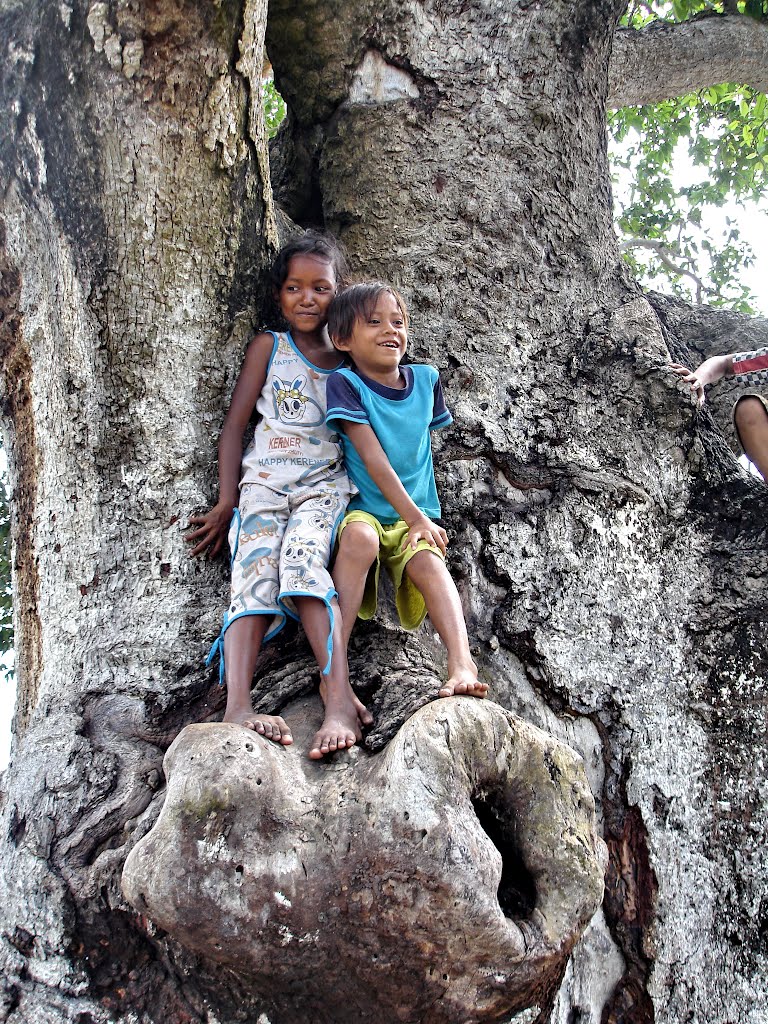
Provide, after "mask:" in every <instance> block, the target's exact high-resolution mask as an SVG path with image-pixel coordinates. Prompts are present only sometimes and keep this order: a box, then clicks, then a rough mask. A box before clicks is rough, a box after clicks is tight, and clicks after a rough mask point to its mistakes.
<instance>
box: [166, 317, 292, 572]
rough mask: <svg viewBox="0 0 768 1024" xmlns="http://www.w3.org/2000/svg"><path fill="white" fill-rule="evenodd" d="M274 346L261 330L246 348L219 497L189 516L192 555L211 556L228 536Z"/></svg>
mask: <svg viewBox="0 0 768 1024" xmlns="http://www.w3.org/2000/svg"><path fill="white" fill-rule="evenodd" d="M273 346H274V339H273V337H272V335H271V334H258V335H256V337H255V338H254V339H253V341H252V342H251V344H250V345H249V346H248V348H247V350H246V353H245V359H244V360H243V366H242V369H241V370H240V376H239V377H238V378H237V384H235V390H234V391H233V392H232V402H231V404H230V406H229V410H228V412H227V415H226V418H225V420H224V425H223V426H222V428H221V435H220V437H219V500H218V501H217V502H216V504H215V505H214V506H213V508H212V509H209V510H208V512H206V513H204V514H203V515H200V516H190V519H189V525H190V526H197V529H196V530H194V531H193V532H192V533H188V534H187V535H186V537H185V538H184V539H185V540H186V541H188V542H189V543H190V544H194V545H195V546H194V547H193V548H192V550H191V551H190V555H199V554H202V553H203V552H204V551H206V550H207V552H208V556H209V557H210V558H212V557H213V556H214V555H217V554H218V553H219V551H220V550H221V547H222V545H223V543H224V541H225V540H226V537H227V532H228V530H229V524H230V521H231V519H232V510H233V509H234V508H236V507H237V505H238V500H239V486H240V464H241V462H242V458H243V434H244V433H245V428H246V427H247V426H248V421H249V420H250V418H251V414H252V413H253V410H254V407H255V405H256V402H257V400H258V397H259V395H260V394H261V391H262V389H263V387H264V381H265V380H266V379H267V367H268V366H269V359H270V356H271V354H272V348H273Z"/></svg>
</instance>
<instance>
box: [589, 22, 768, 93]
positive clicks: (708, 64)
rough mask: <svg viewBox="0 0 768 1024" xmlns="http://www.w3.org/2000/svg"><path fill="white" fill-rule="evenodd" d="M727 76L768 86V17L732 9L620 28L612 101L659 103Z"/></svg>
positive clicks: (611, 71)
mask: <svg viewBox="0 0 768 1024" xmlns="http://www.w3.org/2000/svg"><path fill="white" fill-rule="evenodd" d="M721 82H738V83H740V84H744V85H749V86H751V87H752V88H753V89H757V90H758V91H760V92H766V91H768V23H766V22H762V21H756V20H755V19H754V18H748V17H745V16H742V15H727V16H724V17H706V18H698V19H696V20H693V21H687V22H684V23H683V24H678V25H669V24H661V23H656V24H654V25H650V26H648V27H647V28H643V29H628V28H622V29H619V30H618V32H617V33H616V36H615V38H614V43H613V53H612V55H611V63H610V67H609V69H608V106H609V107H612V108H614V109H615V108H617V107H627V106H638V105H641V104H645V103H659V102H661V101H662V100H666V99H670V98H671V97H673V96H682V95H684V94H685V93H689V92H695V91H696V90H697V89H704V88H706V87H707V86H710V85H718V84H719V83H721Z"/></svg>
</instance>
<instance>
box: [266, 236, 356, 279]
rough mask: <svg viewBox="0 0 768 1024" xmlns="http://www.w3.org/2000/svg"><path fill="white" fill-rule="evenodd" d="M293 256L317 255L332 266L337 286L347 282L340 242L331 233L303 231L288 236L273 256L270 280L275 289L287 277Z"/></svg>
mask: <svg viewBox="0 0 768 1024" xmlns="http://www.w3.org/2000/svg"><path fill="white" fill-rule="evenodd" d="M294 256H317V257H318V259H322V260H326V261H327V262H328V263H330V264H331V266H332V267H333V271H334V273H335V275H336V283H337V284H338V285H339V287H344V285H345V284H346V283H347V275H348V273H349V270H348V268H347V257H346V255H345V253H344V249H343V247H342V245H341V242H338V241H337V240H336V239H335V238H334V237H333V235H325V234H322V233H321V232H320V231H305V232H304V234H302V235H294V236H293V238H289V239H288V241H287V242H286V243H285V245H284V246H283V247H282V249H281V250H280V252H279V253H278V254H277V256H276V257H275V262H274V263H273V264H272V270H271V271H270V280H271V282H272V287H273V288H274V289H275V290H276V291H280V289H281V288H282V286H283V284H284V283H285V279H286V277H288V264H289V263H290V262H291V259H292V258H293V257H294Z"/></svg>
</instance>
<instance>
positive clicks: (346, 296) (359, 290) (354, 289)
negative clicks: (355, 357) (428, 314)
mask: <svg viewBox="0 0 768 1024" xmlns="http://www.w3.org/2000/svg"><path fill="white" fill-rule="evenodd" d="M382 292H388V293H389V294H390V295H391V296H392V298H393V299H394V300H395V302H396V303H397V304H398V306H399V307H400V312H401V313H402V314H403V323H404V324H405V326H406V327H407V326H408V307H407V306H406V304H405V299H404V298H403V296H402V295H401V294H400V292H399V291H397V289H396V288H393V287H392V285H389V284H384V282H383V281H368V282H366V283H365V284H352V285H350V286H349V288H345V289H344V291H341V292H337V294H336V295H334V297H333V299H332V301H331V304H330V306H329V307H328V314H327V315H328V333H329V334H330V336H331V340H332V341H335V340H336V339H337V338H338V339H339V340H340V341H346V340H347V338H351V337H352V331H353V330H354V328H355V321H356V320H357V319H358V317H359V318H361V319H365V320H367V319H368V318H369V317H370V315H371V313H372V312H373V310H374V309H375V307H376V303H377V302H378V301H379V296H380V295H381V294H382Z"/></svg>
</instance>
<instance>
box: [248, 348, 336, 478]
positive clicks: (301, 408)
mask: <svg viewBox="0 0 768 1024" xmlns="http://www.w3.org/2000/svg"><path fill="white" fill-rule="evenodd" d="M269 333H270V334H272V336H273V338H274V339H275V344H274V346H273V348H272V355H271V356H270V358H269V365H268V366H267V376H266V380H265V382H264V389H263V390H262V392H261V394H260V395H259V398H258V401H257V402H256V411H257V412H258V414H259V421H258V423H257V424H256V429H255V431H254V435H253V440H252V441H251V443H250V444H249V445H248V448H247V449H246V452H245V455H244V456H243V468H242V479H241V481H240V484H241V486H242V485H243V484H245V483H260V484H265V485H266V486H267V487H270V488H272V490H274V491H280V492H282V493H283V494H288V493H289V492H292V491H295V490H298V489H300V488H304V487H312V486H314V485H316V484H318V483H321V482H326V481H329V482H330V481H332V480H333V481H335V480H337V479H338V478H341V479H342V480H344V478H345V477H346V473H345V470H344V462H343V457H342V450H341V438H340V436H339V434H338V433H337V432H336V431H334V430H330V429H329V428H328V427H327V426H326V424H325V411H326V402H325V385H326V383H327V381H328V377H329V376H330V374H332V373H333V370H323V369H322V368H321V367H319V366H315V365H314V364H313V363H310V362H309V361H308V360H307V359H305V358H304V356H303V355H302V354H301V352H299V350H298V349H297V348H296V345H295V344H294V341H293V338H292V337H291V336H290V334H276V333H275V332H274V331H270V332H269ZM342 365H343V360H340V361H339V367H341V366H342ZM339 367H334V369H338V368H339Z"/></svg>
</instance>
